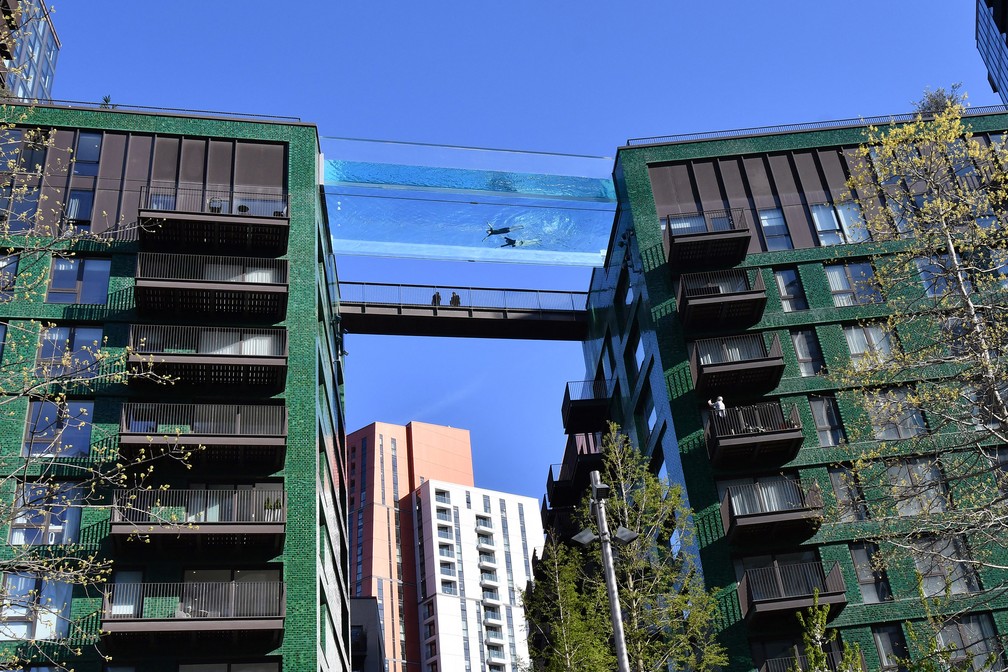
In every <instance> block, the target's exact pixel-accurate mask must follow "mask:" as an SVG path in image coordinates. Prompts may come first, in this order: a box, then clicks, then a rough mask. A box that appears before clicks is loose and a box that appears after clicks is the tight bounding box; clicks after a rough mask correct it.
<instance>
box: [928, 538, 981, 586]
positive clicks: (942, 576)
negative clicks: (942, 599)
mask: <svg viewBox="0 0 1008 672" xmlns="http://www.w3.org/2000/svg"><path fill="white" fill-rule="evenodd" d="M914 545H915V546H916V550H915V551H914V552H913V556H914V565H915V566H916V568H917V573H918V574H920V575H921V590H922V591H924V595H925V596H926V597H938V596H941V595H945V594H946V593H948V594H951V595H959V594H964V593H975V592H976V591H978V590H979V589H980V582H979V580H978V578H977V574H976V570H975V568H974V567H973V562H972V559H971V558H970V554H969V551H968V549H967V548H966V543H965V542H964V541H963V540H962V539H960V538H959V537H928V538H925V539H920V540H918V541H917V542H916V543H915V544H914Z"/></svg>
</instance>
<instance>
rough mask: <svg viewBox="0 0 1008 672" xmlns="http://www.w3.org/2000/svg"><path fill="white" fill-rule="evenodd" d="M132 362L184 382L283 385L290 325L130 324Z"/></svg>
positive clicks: (130, 358)
mask: <svg viewBox="0 0 1008 672" xmlns="http://www.w3.org/2000/svg"><path fill="white" fill-rule="evenodd" d="M129 345H130V348H131V350H132V352H131V353H130V356H129V360H130V363H131V364H134V365H138V366H150V367H151V368H152V369H153V370H154V371H156V372H162V373H166V374H168V375H172V376H174V377H176V378H178V379H179V381H180V382H183V383H192V384H214V385H255V386H261V385H268V386H278V385H282V384H283V382H284V379H285V377H286V371H287V330H286V329H282V328H281V329H276V328H237V327H190V326H178V325H152V324H134V325H130V333H129Z"/></svg>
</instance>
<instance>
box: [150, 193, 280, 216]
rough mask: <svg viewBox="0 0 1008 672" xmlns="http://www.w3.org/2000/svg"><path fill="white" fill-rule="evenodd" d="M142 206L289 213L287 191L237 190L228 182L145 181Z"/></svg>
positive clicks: (201, 211) (246, 213)
mask: <svg viewBox="0 0 1008 672" xmlns="http://www.w3.org/2000/svg"><path fill="white" fill-rule="evenodd" d="M140 209H141V210H156V211H160V212H188V213H197V214H211V215H240V216H245V217H272V218H284V217H287V194H286V193H282V192H281V191H279V190H265V189H264V190H261V191H254V190H235V189H231V188H230V187H229V186H227V185H208V186H206V187H180V186H177V185H166V186H159V185H145V186H143V187H141V188H140Z"/></svg>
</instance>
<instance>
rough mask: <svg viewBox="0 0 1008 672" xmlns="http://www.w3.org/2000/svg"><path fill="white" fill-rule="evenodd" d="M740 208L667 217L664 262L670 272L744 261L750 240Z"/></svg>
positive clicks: (723, 266)
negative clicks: (670, 269) (667, 264)
mask: <svg viewBox="0 0 1008 672" xmlns="http://www.w3.org/2000/svg"><path fill="white" fill-rule="evenodd" d="M746 219H747V217H746V211H745V210H744V209H742V208H735V209H731V210H708V211H705V212H694V213H682V214H670V215H666V216H665V217H664V219H663V221H662V229H663V233H664V235H663V238H664V245H665V258H666V259H667V260H668V262H669V264H670V266H671V268H672V271H673V272H674V273H678V272H680V271H681V269H684V268H702V267H707V268H726V267H729V266H735V265H736V264H738V263H739V262H741V261H742V260H743V259H745V255H746V251H747V250H748V249H749V240H750V238H751V236H752V234H751V232H750V231H749V225H748V223H747V221H746Z"/></svg>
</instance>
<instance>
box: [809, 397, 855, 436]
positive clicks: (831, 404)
mask: <svg viewBox="0 0 1008 672" xmlns="http://www.w3.org/2000/svg"><path fill="white" fill-rule="evenodd" d="M809 404H810V405H811V406H812V416H813V417H814V418H815V423H816V431H817V432H818V433H819V445H820V446H822V447H824V448H825V447H827V446H838V445H840V444H841V443H843V442H844V441H845V440H846V438H847V437H846V436H845V435H844V429H843V423H842V422H841V421H840V409H838V408H837V403H836V399H834V398H833V397H809Z"/></svg>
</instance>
